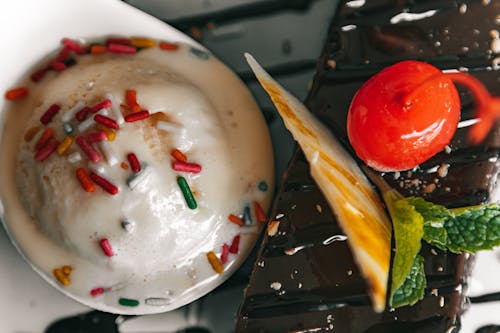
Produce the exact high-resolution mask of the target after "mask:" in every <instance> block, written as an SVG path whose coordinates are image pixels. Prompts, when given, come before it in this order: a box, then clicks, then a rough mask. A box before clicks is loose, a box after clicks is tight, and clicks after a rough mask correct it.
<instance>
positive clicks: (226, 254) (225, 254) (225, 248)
mask: <svg viewBox="0 0 500 333" xmlns="http://www.w3.org/2000/svg"><path fill="white" fill-rule="evenodd" d="M228 258H229V245H227V244H226V243H224V245H222V253H221V254H220V261H221V263H222V264H225V263H226V262H227V259H228Z"/></svg>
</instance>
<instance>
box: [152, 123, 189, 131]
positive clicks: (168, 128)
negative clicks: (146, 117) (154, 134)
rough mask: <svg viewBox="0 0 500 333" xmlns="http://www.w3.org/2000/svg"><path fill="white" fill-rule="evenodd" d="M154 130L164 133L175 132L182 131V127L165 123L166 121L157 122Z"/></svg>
mask: <svg viewBox="0 0 500 333" xmlns="http://www.w3.org/2000/svg"><path fill="white" fill-rule="evenodd" d="M156 128H158V129H159V130H162V131H165V132H176V131H180V130H182V129H184V127H183V126H181V125H177V124H172V123H167V122H166V121H159V122H158V123H157V124H156Z"/></svg>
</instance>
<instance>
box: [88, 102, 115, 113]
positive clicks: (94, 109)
mask: <svg viewBox="0 0 500 333" xmlns="http://www.w3.org/2000/svg"><path fill="white" fill-rule="evenodd" d="M111 104H112V103H111V100H109V99H105V100H104V101H102V102H99V103H97V104H96V105H94V106H91V107H90V112H92V113H96V112H97V111H100V110H102V109H105V108H109V107H110V106H111Z"/></svg>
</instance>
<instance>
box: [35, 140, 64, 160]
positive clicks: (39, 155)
mask: <svg viewBox="0 0 500 333" xmlns="http://www.w3.org/2000/svg"><path fill="white" fill-rule="evenodd" d="M58 146H59V141H57V140H51V141H49V142H48V143H47V144H46V145H45V146H43V147H42V148H40V150H39V151H37V152H36V154H35V160H37V161H38V162H43V161H45V160H46V159H47V158H49V156H50V155H52V153H53V152H55V151H56V149H57V147H58Z"/></svg>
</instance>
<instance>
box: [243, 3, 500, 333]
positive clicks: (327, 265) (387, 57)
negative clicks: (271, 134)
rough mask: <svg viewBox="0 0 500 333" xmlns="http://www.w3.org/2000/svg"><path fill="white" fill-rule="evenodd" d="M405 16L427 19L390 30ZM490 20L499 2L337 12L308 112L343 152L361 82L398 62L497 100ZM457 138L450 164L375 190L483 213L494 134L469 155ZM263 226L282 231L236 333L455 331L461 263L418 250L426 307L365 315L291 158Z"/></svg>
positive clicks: (301, 170)
mask: <svg viewBox="0 0 500 333" xmlns="http://www.w3.org/2000/svg"><path fill="white" fill-rule="evenodd" d="M462 3H463V4H466V10H465V12H464V7H463V5H462V6H461V4H462ZM404 12H410V13H423V12H427V13H432V15H431V16H430V17H427V18H424V19H421V20H418V21H410V22H399V23H395V24H391V23H390V21H391V18H392V19H393V21H394V17H398V16H397V15H398V14H401V13H404ZM462 12H464V13H462ZM499 12H500V0H495V1H491V2H490V3H489V4H488V5H486V2H485V1H464V2H461V3H460V4H459V3H457V2H455V1H430V0H429V1H411V0H408V1H404V0H393V1H391V0H371V1H367V3H366V4H365V5H364V6H363V7H361V8H357V9H354V8H351V7H349V6H348V5H347V4H343V5H341V6H340V7H339V9H338V12H337V15H336V18H335V19H334V21H333V24H332V26H331V28H330V33H329V37H328V40H327V42H326V45H325V48H324V52H323V55H322V57H321V58H320V60H319V62H318V68H317V74H316V77H315V80H314V83H313V88H312V90H311V92H310V94H309V97H308V99H307V101H306V104H307V105H308V107H309V108H310V109H311V110H312V112H313V113H315V114H316V115H317V116H318V117H319V118H320V119H321V120H322V121H323V122H324V123H326V125H328V126H329V127H330V128H331V129H332V131H333V132H334V133H335V135H336V136H337V137H338V138H339V140H340V141H341V142H343V143H344V144H345V146H346V147H347V148H348V149H350V148H349V145H348V141H347V136H346V129H345V123H346V117H347V111H348V108H349V104H350V101H351V99H352V97H353V96H354V94H355V92H356V91H357V89H358V88H359V87H360V86H361V84H362V83H363V82H364V81H366V80H367V79H368V78H369V77H370V76H371V75H373V74H374V73H375V72H377V71H379V70H380V69H382V68H383V67H385V66H387V65H390V64H392V63H394V62H397V61H399V60H403V59H420V60H425V61H429V62H431V63H433V64H434V65H436V66H438V67H440V68H442V69H457V68H459V67H461V66H467V67H468V69H469V71H470V73H471V74H473V75H475V76H477V77H478V78H479V79H480V80H481V81H482V82H483V83H484V84H485V85H486V86H487V87H488V89H489V90H490V91H492V92H493V93H494V94H496V95H500V83H499V76H500V75H499V74H498V72H497V71H491V64H492V60H493V58H494V57H493V55H492V53H491V50H489V48H490V43H491V40H492V37H491V36H490V34H489V31H490V30H492V29H495V28H496V27H498V26H496V25H495V16H496V15H497V13H499ZM399 17H401V16H399ZM353 26H356V27H355V28H354V29H352V28H353ZM477 31H479V32H477ZM469 35H470V36H469ZM438 42H439V43H438ZM464 43H466V45H464ZM469 44H470V45H469ZM464 47H469V49H465V48H464ZM460 96H461V100H462V118H461V119H462V120H466V119H470V118H471V116H472V111H473V101H472V99H471V97H470V96H469V94H468V93H467V92H466V91H465V90H462V89H461V90H460ZM467 131H468V129H467V128H461V129H459V130H458V131H457V134H456V135H455V137H454V139H453V141H452V143H451V144H450V148H451V152H448V153H447V152H442V153H440V154H437V155H436V156H434V157H433V158H432V159H431V160H429V161H427V162H426V163H424V164H422V165H421V166H420V167H419V168H417V169H415V170H412V171H411V172H403V173H400V174H395V173H386V174H383V176H384V178H385V179H386V181H387V182H388V183H389V184H390V185H392V186H393V187H396V188H397V189H398V190H399V191H400V192H401V193H402V194H404V195H418V196H422V197H424V198H426V199H427V200H430V201H433V202H435V203H440V204H444V205H446V206H447V207H460V206H467V205H476V204H481V203H485V202H488V201H491V200H492V199H493V196H494V189H495V187H496V180H497V177H498V173H499V162H498V161H497V158H498V153H499V151H498V148H499V146H500V128H499V126H496V127H495V128H494V130H493V131H492V132H491V133H490V135H489V137H488V138H487V140H485V141H484V142H483V143H482V144H481V145H479V146H475V147H473V146H470V145H469V144H468V143H467V140H466V134H467ZM381 149H383V148H381ZM441 165H446V166H447V175H446V176H445V177H440V176H439V175H438V174H437V173H436V171H435V170H436V167H437V166H441ZM429 184H434V185H431V186H429ZM433 186H435V189H434V190H432V191H431V190H430V189H432V187H433ZM271 218H272V219H273V220H278V221H280V226H279V232H278V234H277V235H275V236H272V237H271V236H266V237H265V238H264V241H263V244H262V247H261V250H260V253H259V256H258V259H257V261H256V265H255V267H254V271H253V274H252V277H251V279H250V284H249V286H248V288H247V290H246V293H245V299H244V302H243V305H242V307H241V309H240V315H239V318H238V322H237V328H236V331H237V332H323V331H334V332H360V333H361V332H364V333H368V332H370V333H374V332H405V333H408V332H426V333H429V332H431V333H432V332H457V331H458V330H459V328H460V314H461V311H462V308H463V307H464V303H465V299H464V296H463V289H464V288H465V287H466V283H467V277H468V276H469V274H470V269H471V263H472V260H471V257H470V256H469V255H454V254H450V253H445V252H442V251H439V250H436V249H432V248H430V247H429V246H428V245H426V244H423V247H422V251H421V252H422V253H421V254H422V255H423V256H424V257H425V273H426V275H427V283H428V285H427V289H426V292H425V297H424V299H423V300H422V301H420V302H418V303H417V304H415V305H414V306H411V307H408V306H406V307H402V308H399V309H386V311H384V312H383V313H375V312H373V310H372V308H371V303H370V299H369V296H368V294H367V285H366V283H365V280H364V279H363V278H362V276H361V275H360V271H359V270H358V268H357V266H356V264H355V263H354V260H353V257H352V254H351V251H350V249H349V247H348V244H347V242H348V240H345V239H344V238H343V237H338V236H339V235H340V236H342V235H343V232H342V230H341V229H340V227H339V226H338V224H337V221H336V220H335V217H334V215H333V214H332V212H331V210H330V208H329V206H328V204H327V202H326V200H325V198H324V197H323V195H322V194H321V192H320V191H319V189H318V187H317V185H316V184H315V182H314V181H313V180H312V178H311V176H310V172H309V166H308V164H307V162H306V160H305V158H304V156H303V154H302V152H301V151H300V150H298V151H297V152H296V154H295V156H294V157H293V158H292V161H291V163H290V166H289V169H288V170H287V172H286V173H285V175H284V177H283V182H282V186H281V189H280V191H279V193H278V196H277V199H276V201H275V204H274V207H273V210H272V213H271ZM334 236H337V237H334ZM325 240H333V241H331V242H329V241H327V242H325ZM325 243H326V244H325ZM273 282H279V284H273ZM271 284H272V286H273V287H274V288H272V287H271ZM277 285H278V286H280V288H277V287H276V286H277ZM436 295H437V296H436Z"/></svg>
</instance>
